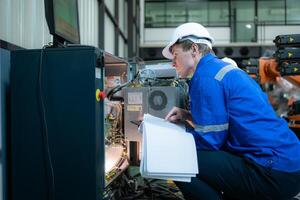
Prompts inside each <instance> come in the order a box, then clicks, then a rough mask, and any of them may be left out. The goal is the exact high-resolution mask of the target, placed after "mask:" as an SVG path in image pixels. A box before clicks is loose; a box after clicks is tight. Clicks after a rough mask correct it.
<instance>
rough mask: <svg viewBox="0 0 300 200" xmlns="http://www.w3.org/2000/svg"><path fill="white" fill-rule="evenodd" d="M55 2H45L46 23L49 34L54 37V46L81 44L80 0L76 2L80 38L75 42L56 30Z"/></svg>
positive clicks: (47, 0)
mask: <svg viewBox="0 0 300 200" xmlns="http://www.w3.org/2000/svg"><path fill="white" fill-rule="evenodd" d="M54 1H55V0H44V3H45V16H46V21H47V24H48V27H49V32H50V34H51V35H53V44H54V45H55V46H56V45H59V44H64V43H65V42H66V43H70V44H80V26H79V10H78V0H75V1H76V10H77V12H76V17H77V27H78V38H77V39H75V40H74V38H69V37H68V36H66V35H63V34H61V33H59V32H57V30H56V29H55V11H54Z"/></svg>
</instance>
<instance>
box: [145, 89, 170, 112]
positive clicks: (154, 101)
mask: <svg viewBox="0 0 300 200" xmlns="http://www.w3.org/2000/svg"><path fill="white" fill-rule="evenodd" d="M167 103H168V99H167V96H166V94H165V93H164V92H162V91H160V90H155V91H153V92H151V94H150V96H149V104H150V107H151V108H152V109H153V110H163V109H164V108H165V107H166V105H167Z"/></svg>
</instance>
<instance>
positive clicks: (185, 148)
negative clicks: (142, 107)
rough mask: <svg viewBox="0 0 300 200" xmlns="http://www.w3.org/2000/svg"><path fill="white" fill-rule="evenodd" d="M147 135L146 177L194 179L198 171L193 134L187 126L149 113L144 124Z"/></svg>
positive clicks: (143, 171)
mask: <svg viewBox="0 0 300 200" xmlns="http://www.w3.org/2000/svg"><path fill="white" fill-rule="evenodd" d="M140 131H141V132H142V134H143V140H142V160H141V166H140V172H141V175H142V176H143V177H146V178H157V179H171V180H175V181H185V182H190V181H191V177H195V176H196V174H197V173H198V162H197V150H196V145H195V141H194V138H193V135H192V134H190V133H187V132H186V131H185V128H184V126H179V125H177V124H174V123H170V122H168V121H166V120H164V119H161V118H157V117H154V116H152V115H149V114H145V115H144V120H143V123H142V125H141V127H140Z"/></svg>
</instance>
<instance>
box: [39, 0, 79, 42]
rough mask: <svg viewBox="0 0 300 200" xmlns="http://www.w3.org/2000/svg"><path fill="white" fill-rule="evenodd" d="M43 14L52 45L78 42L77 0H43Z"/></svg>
mask: <svg viewBox="0 0 300 200" xmlns="http://www.w3.org/2000/svg"><path fill="white" fill-rule="evenodd" d="M44 2H45V15H46V20H47V24H48V27H49V31H50V34H52V35H53V43H54V45H58V44H64V43H65V42H66V43H71V44H79V43H80V34H79V17H78V2H77V0H44Z"/></svg>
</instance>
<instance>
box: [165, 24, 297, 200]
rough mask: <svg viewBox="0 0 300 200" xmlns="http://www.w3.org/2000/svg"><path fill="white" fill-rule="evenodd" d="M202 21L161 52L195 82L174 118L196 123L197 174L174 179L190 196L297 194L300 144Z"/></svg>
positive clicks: (206, 199)
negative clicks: (218, 52) (216, 48)
mask: <svg viewBox="0 0 300 200" xmlns="http://www.w3.org/2000/svg"><path fill="white" fill-rule="evenodd" d="M212 43H213V38H212V37H211V36H210V34H209V33H208V31H207V30H206V28H204V27H203V26H202V25H200V24H197V23H185V24H182V25H180V26H179V27H177V28H176V29H175V31H174V34H173V37H172V40H171V42H170V43H169V44H168V45H167V46H166V47H165V48H164V50H163V55H164V56H165V57H166V58H168V59H171V60H173V65H174V67H176V69H177V71H178V73H179V75H180V76H181V77H183V78H184V77H187V76H189V75H192V79H191V81H190V82H189V95H190V100H191V111H187V110H183V109H180V108H176V107H174V108H173V109H172V110H171V111H170V112H169V114H168V115H167V116H166V120H169V121H172V122H178V121H184V120H186V119H189V120H192V122H193V123H194V125H195V127H194V128H193V129H190V130H189V132H190V133H191V134H193V136H194V138H195V142H196V146H197V150H198V165H199V174H198V175H197V177H196V178H193V179H192V181H191V183H183V182H176V184H177V186H178V187H179V188H180V190H181V191H182V192H183V194H184V197H185V198H186V199H187V200H191V199H203V200H210V199H212V200H216V199H242V200H244V199H249V200H258V199H271V200H274V199H280V200H281V199H291V198H292V197H293V196H295V195H296V194H297V193H298V192H300V143H299V141H298V139H297V137H296V136H295V134H294V133H293V132H292V131H291V130H290V129H289V128H288V125H287V123H286V122H285V121H284V120H283V119H281V118H279V117H277V116H276V114H275V112H274V110H273V108H272V107H271V105H270V104H269V102H268V98H267V96H266V95H265V94H264V93H263V91H262V90H261V89H260V87H259V86H258V85H257V84H256V83H255V82H254V81H253V80H252V78H250V77H249V76H248V75H247V74H246V73H245V72H244V71H242V70H240V69H239V68H237V67H236V66H233V65H231V64H229V63H226V62H224V61H222V60H220V59H218V58H217V57H216V56H215V55H214V53H213V52H212Z"/></svg>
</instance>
